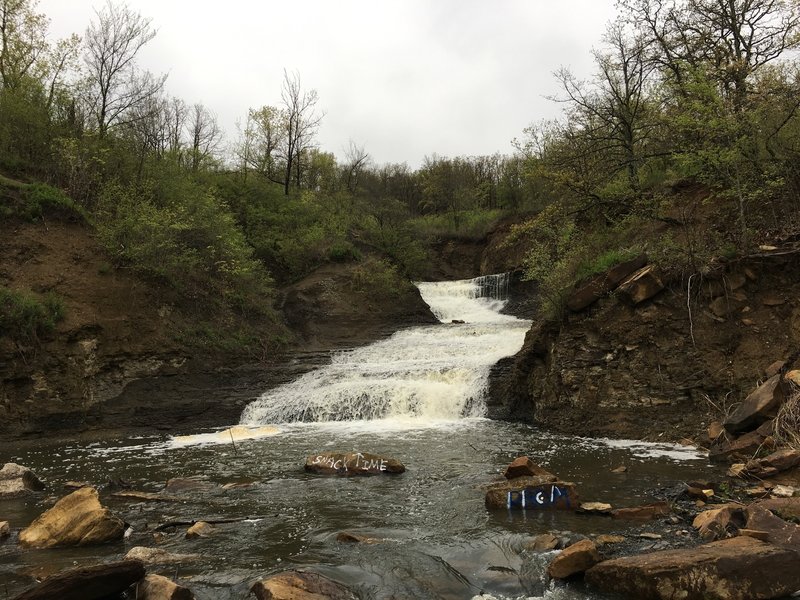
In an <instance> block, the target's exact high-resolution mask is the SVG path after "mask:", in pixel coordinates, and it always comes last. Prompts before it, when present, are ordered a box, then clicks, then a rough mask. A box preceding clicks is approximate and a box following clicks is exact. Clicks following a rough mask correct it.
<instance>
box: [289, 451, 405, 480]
mask: <svg viewBox="0 0 800 600" xmlns="http://www.w3.org/2000/svg"><path fill="white" fill-rule="evenodd" d="M305 469H306V471H309V472H311V473H319V474H321V475H344V476H352V475H387V474H388V475H395V474H399V473H403V472H405V470H406V468H405V466H404V465H403V463H401V462H400V461H398V460H395V459H393V458H388V457H385V456H378V455H377V454H369V453H367V452H365V453H361V452H347V453H342V452H321V453H319V454H312V455H311V456H309V457H308V458H307V459H306V466H305Z"/></svg>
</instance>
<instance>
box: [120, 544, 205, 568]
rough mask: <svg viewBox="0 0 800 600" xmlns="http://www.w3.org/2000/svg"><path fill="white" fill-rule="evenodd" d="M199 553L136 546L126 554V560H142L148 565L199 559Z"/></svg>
mask: <svg viewBox="0 0 800 600" xmlns="http://www.w3.org/2000/svg"><path fill="white" fill-rule="evenodd" d="M199 558H200V555H199V554H173V553H172V552H167V551H166V550H162V549H161V548H146V547H144V546H134V547H133V548H131V549H130V550H128V553H127V554H126V555H125V560H140V561H142V562H143V563H145V564H148V565H168V564H173V563H184V562H191V561H195V560H198V559H199Z"/></svg>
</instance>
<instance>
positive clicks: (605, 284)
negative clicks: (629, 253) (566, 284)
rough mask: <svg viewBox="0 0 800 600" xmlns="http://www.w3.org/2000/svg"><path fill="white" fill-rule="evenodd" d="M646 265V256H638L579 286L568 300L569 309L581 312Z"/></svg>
mask: <svg viewBox="0 0 800 600" xmlns="http://www.w3.org/2000/svg"><path fill="white" fill-rule="evenodd" d="M646 264H647V256H646V255H641V256H637V257H636V258H634V259H632V260H628V261H625V262H623V263H620V264H618V265H616V266H614V267H611V268H610V269H608V270H607V271H606V272H605V273H600V274H598V275H595V276H593V277H592V278H591V279H589V281H586V282H583V283H580V284H578V285H577V286H576V287H575V289H574V290H573V291H572V293H571V294H570V296H569V298H567V308H569V309H570V310H571V311H573V312H579V311H581V310H583V309H585V308H587V307H589V306H591V305H592V304H594V303H595V302H597V301H598V300H599V299H600V298H602V297H603V296H605V295H606V294H608V293H609V292H610V291H611V290H613V289H614V288H616V287H617V286H618V285H619V284H620V283H621V282H622V281H624V280H625V279H626V278H628V277H629V276H630V275H632V274H633V273H634V272H636V271H638V270H639V269H641V268H642V267H644V266H645V265H646Z"/></svg>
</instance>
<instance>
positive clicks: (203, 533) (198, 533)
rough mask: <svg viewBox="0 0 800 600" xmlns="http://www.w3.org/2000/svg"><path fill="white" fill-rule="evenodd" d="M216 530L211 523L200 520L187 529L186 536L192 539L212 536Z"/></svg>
mask: <svg viewBox="0 0 800 600" xmlns="http://www.w3.org/2000/svg"><path fill="white" fill-rule="evenodd" d="M215 532H216V528H215V527H214V526H213V525H211V524H210V523H206V522H205V521H198V522H197V523H195V524H194V525H192V526H191V527H189V529H187V530H186V538H187V539H190V540H191V539H196V538H203V537H210V536H212V535H214V533H215Z"/></svg>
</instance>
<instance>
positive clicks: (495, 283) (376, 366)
mask: <svg viewBox="0 0 800 600" xmlns="http://www.w3.org/2000/svg"><path fill="white" fill-rule="evenodd" d="M417 286H418V288H419V290H420V294H421V295H422V298H423V299H424V300H425V302H426V303H427V304H428V305H429V306H430V307H431V310H432V312H433V313H434V315H436V318H437V319H439V321H441V323H442V324H439V325H428V326H422V327H413V328H410V329H406V330H403V331H400V332H397V333H395V334H394V335H393V336H391V337H390V338H387V339H385V340H382V341H380V342H376V343H374V344H371V345H369V346H365V347H362V348H357V349H355V350H349V351H346V352H340V353H338V354H336V355H334V357H333V359H332V361H331V364H329V365H326V366H324V367H322V368H319V369H317V370H315V371H312V372H310V373H306V374H305V375H303V376H301V377H300V378H299V379H297V380H295V381H293V382H291V383H288V384H285V385H282V386H280V387H278V388H275V389H272V390H270V391H268V392H266V393H265V394H263V395H262V396H261V397H260V398H259V399H258V400H256V401H254V402H253V403H251V404H250V405H249V406H247V408H245V410H244V413H243V414H242V419H241V422H242V423H244V424H270V423H282V422H293V421H315V422H324V421H356V420H357V421H364V420H366V421H376V420H387V419H393V420H412V421H414V422H416V423H417V424H419V423H424V422H427V421H441V420H454V419H463V418H470V417H481V416H483V415H484V413H485V406H484V402H483V396H484V393H485V391H486V386H487V382H488V377H489V371H490V369H491V367H492V365H494V363H496V362H497V361H498V360H500V359H501V358H503V357H506V356H510V355H512V354H514V353H515V352H517V351H518V350H519V349H520V347H522V342H523V340H524V338H525V332H526V331H527V329H528V327H529V325H530V323H529V322H527V321H523V320H521V319H517V318H515V317H512V316H508V315H503V314H501V313H500V312H499V311H500V310H501V309H502V308H503V306H504V305H505V302H506V300H507V297H508V277H507V275H487V276H483V277H478V278H475V279H468V280H461V281H443V282H424V283H419V284H417ZM454 320H457V321H459V323H452V321H454ZM460 321H463V323H460Z"/></svg>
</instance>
